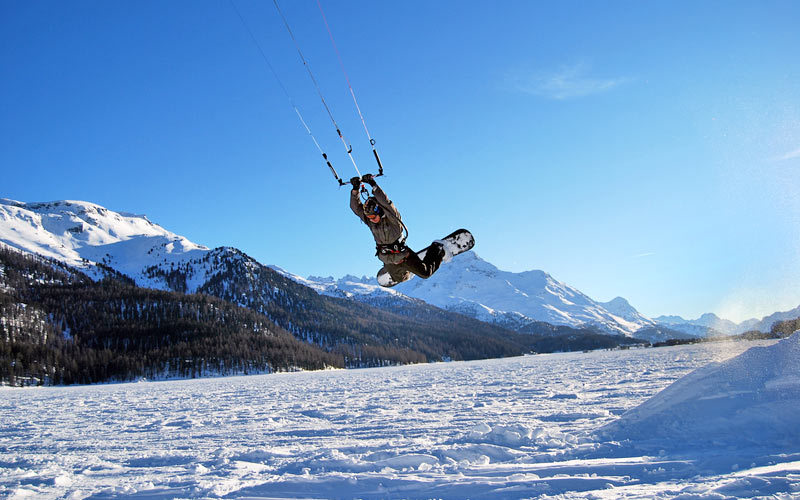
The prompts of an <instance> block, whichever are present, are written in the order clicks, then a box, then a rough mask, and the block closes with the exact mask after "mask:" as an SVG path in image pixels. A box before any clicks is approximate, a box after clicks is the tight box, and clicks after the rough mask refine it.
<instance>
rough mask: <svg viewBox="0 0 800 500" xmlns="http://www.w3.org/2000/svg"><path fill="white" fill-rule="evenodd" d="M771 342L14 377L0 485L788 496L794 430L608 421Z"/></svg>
mask: <svg viewBox="0 0 800 500" xmlns="http://www.w3.org/2000/svg"><path fill="white" fill-rule="evenodd" d="M771 344H772V343H769V342H759V343H755V342H753V343H719V344H707V345H694V346H681V347H671V348H661V349H641V350H630V351H613V352H592V353H585V354H584V353H570V354H554V355H539V356H529V357H521V358H510V359H502V360H488V361H480V362H466V363H440V364H431V365H414V366H405V367H393V368H381V369H369V370H349V371H325V372H308V373H292V374H276V375H266V376H251V377H235V378H219V379H204V380H195V381H192V380H187V381H174V382H142V383H136V384H117V385H105V386H91V387H67V388H39V389H14V390H11V389H9V390H4V391H2V392H0V497H8V498H14V499H16V498H72V499H82V498H98V499H99V498H149V499H167V498H220V497H222V498H343V499H344V498H347V499H349V498H365V499H373V498H375V499H377V498H420V499H422V498H447V499H464V498H486V499H517V498H539V499H556V498H558V499H572V498H594V499H616V498H642V499H644V498H648V499H651V498H682V499H725V498H774V499H784V498H785V499H788V498H797V497H798V496H800V446H798V443H797V442H789V443H781V442H779V440H776V441H774V442H773V441H770V442H765V443H762V444H763V446H762V447H760V448H759V447H753V446H750V445H748V446H747V447H744V448H739V447H737V446H735V439H733V438H734V437H735V436H730V435H727V437H728V438H730V439H728V440H727V442H726V443H724V444H723V446H721V447H719V448H718V447H716V445H715V444H714V443H705V444H704V445H703V446H700V447H698V446H697V444H696V443H695V442H692V441H691V439H694V436H693V435H692V433H691V430H689V431H683V430H681V429H673V430H672V432H671V433H670V432H667V431H666V430H664V428H667V427H669V426H668V425H666V426H665V425H663V424H664V421H663V419H662V421H661V422H660V423H659V422H658V421H655V420H654V421H651V422H655V423H656V426H657V427H658V428H660V429H661V430H660V431H659V432H654V433H653V434H652V435H650V436H648V439H646V440H636V439H630V437H631V436H627V435H626V434H625V433H624V432H622V431H617V432H616V434H614V433H612V432H610V431H608V428H613V424H612V423H613V422H615V421H617V420H618V419H619V417H620V415H622V414H623V413H625V412H626V411H627V410H630V409H632V408H634V407H637V406H639V405H640V404H641V403H643V402H644V401H646V400H648V399H650V398H651V397H652V396H653V395H654V394H656V393H657V392H659V391H660V390H662V389H664V388H665V387H667V386H668V385H670V384H671V383H672V382H674V381H675V380H677V379H679V378H681V377H683V376H684V375H686V374H687V373H689V372H691V371H692V370H694V369H695V368H697V367H700V366H703V365H705V364H706V363H708V362H711V361H717V362H719V361H723V360H726V359H728V358H731V357H733V356H736V355H738V354H740V353H741V352H743V351H745V350H746V349H748V348H750V347H754V346H768V345H771ZM701 371H702V370H701ZM770 380H771V379H770ZM780 380H781V381H780V383H783V384H786V383H789V384H790V385H791V384H792V383H795V382H796V381H793V380H787V379H786V378H785V377H784V378H783V379H780ZM785 402H786V403H787V404H790V405H794V409H795V410H797V409H798V406H797V402H796V401H795V402H792V401H791V400H789V401H785ZM665 407H669V405H665ZM796 413H797V412H796ZM630 415H636V412H630V413H628V414H627V415H626V418H631V417H630ZM648 415H651V416H653V415H655V413H653V412H651V413H648ZM662 415H667V417H666V418H667V419H672V418H673V417H675V416H674V415H672V414H670V413H669V411H667V412H666V413H662ZM675 418H676V417H675ZM636 422H638V420H637V421H636ZM667 423H668V422H667ZM607 424H612V425H611V426H610V427H606V428H604V426H606V425H607ZM600 429H606V431H605V432H598V431H599V430H600ZM721 435H722V436H723V437H725V436H726V434H725V433H724V432H722V434H721ZM687 436H688V437H689V438H691V439H690V440H689V441H686V440H685V438H686V437H687ZM792 450H794V453H792Z"/></svg>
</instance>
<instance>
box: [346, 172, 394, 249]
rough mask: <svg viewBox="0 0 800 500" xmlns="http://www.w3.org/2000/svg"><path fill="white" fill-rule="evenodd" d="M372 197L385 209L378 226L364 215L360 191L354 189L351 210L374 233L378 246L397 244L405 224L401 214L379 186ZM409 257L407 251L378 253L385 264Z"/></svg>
mask: <svg viewBox="0 0 800 500" xmlns="http://www.w3.org/2000/svg"><path fill="white" fill-rule="evenodd" d="M372 195H373V196H374V197H375V199H376V200H377V201H378V204H379V205H380V206H381V208H382V209H383V215H382V216H381V220H380V221H379V222H378V223H377V224H375V223H373V222H370V220H369V219H368V218H367V216H366V215H365V214H364V207H363V205H362V204H361V199H360V198H359V195H358V191H357V190H354V189H353V190H350V209H351V210H352V211H353V213H354V214H356V216H357V217H358V218H359V219H361V221H362V222H363V223H364V224H366V225H367V227H368V228H369V230H370V231H372V237H373V238H375V244H376V245H378V246H379V247H380V245H391V244H393V243H397V242H398V241H399V240H400V239H401V238H402V237H403V223H402V222H401V218H400V212H398V211H397V207H395V206H394V203H392V201H391V200H390V199H389V198H387V196H386V193H384V192H383V189H381V188H380V187H379V186H377V185H376V186H375V187H373V188H372ZM407 256H408V250H407V249H406V250H404V251H401V252H399V253H381V252H378V258H379V259H380V260H381V261H382V262H383V263H385V264H397V263H399V262H402V261H403V260H404V259H405V258H406V257H407Z"/></svg>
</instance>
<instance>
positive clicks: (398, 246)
mask: <svg viewBox="0 0 800 500" xmlns="http://www.w3.org/2000/svg"><path fill="white" fill-rule="evenodd" d="M375 250H376V251H375V255H390V254H398V253H403V252H405V251H406V250H408V247H407V246H406V242H405V239H402V238H401V239H399V240H397V241H395V242H394V243H388V244H386V245H381V244H380V243H378V244H377V245H375Z"/></svg>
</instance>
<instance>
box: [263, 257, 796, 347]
mask: <svg viewBox="0 0 800 500" xmlns="http://www.w3.org/2000/svg"><path fill="white" fill-rule="evenodd" d="M276 269H277V268H276ZM278 270H279V271H281V272H283V273H285V274H286V275H287V276H289V277H291V278H292V279H294V280H296V281H298V282H299V283H302V284H304V285H306V286H309V287H311V288H313V289H314V290H316V291H318V292H319V293H322V294H327V295H331V296H336V297H349V298H352V299H355V300H362V301H367V302H369V301H374V300H375V298H376V297H387V298H393V299H394V300H400V297H414V298H417V299H420V300H423V301H425V302H427V303H429V304H433V305H435V306H437V307H441V308H443V309H446V310H450V311H455V312H459V313H462V314H466V315H469V316H472V317H474V318H477V319H480V320H481V321H486V322H490V323H495V324H498V325H501V326H503V327H505V328H510V329H513V330H516V331H520V332H525V331H527V329H528V328H530V327H531V325H536V324H539V323H542V322H544V323H550V324H553V325H566V326H570V327H573V328H592V329H597V330H600V331H604V332H607V333H610V334H619V335H625V336H629V337H635V338H639V339H642V340H647V341H650V342H655V341H663V340H666V339H675V338H677V339H685V338H705V337H714V336H723V335H736V334H741V333H744V332H747V331H752V330H758V331H762V332H769V330H770V327H771V326H772V325H773V324H774V323H775V322H777V321H782V320H788V319H794V318H797V317H800V307H798V308H797V309H794V310H792V311H787V312H782V313H775V314H772V315H770V316H767V317H765V318H763V319H761V320H755V319H752V320H748V321H745V322H742V323H738V324H737V323H734V322H732V321H729V320H725V319H721V318H719V317H717V316H716V315H714V314H710V313H709V314H705V315H703V316H701V317H700V318H699V319H696V320H686V319H684V318H681V317H680V316H659V317H657V318H648V317H646V316H644V315H642V314H641V313H640V312H639V311H637V310H636V308H635V307H633V306H632V305H631V304H630V303H628V301H627V300H625V299H624V298H622V297H617V298H615V299H613V300H611V301H609V302H600V301H596V300H593V299H592V298H590V297H588V296H586V295H585V294H583V293H581V292H580V291H579V290H577V289H576V288H574V287H571V286H569V285H567V284H565V283H562V282H560V281H558V280H556V279H555V278H553V277H552V276H551V275H549V274H548V273H546V272H544V271H526V272H522V273H512V272H508V271H501V270H499V269H498V268H497V267H495V266H494V265H492V264H490V263H489V262H486V261H485V260H483V259H481V258H480V257H479V256H478V255H477V254H476V253H475V252H472V251H471V252H467V253H465V254H462V255H460V256H458V257H456V258H455V259H453V260H452V262H449V263H445V264H443V265H442V267H441V268H440V270H439V271H437V272H436V274H435V275H434V276H432V277H431V278H429V279H427V280H422V279H419V278H414V279H412V280H410V281H408V282H405V283H402V284H400V285H398V286H396V287H395V288H393V289H388V290H387V289H385V288H382V287H380V286H379V285H378V284H377V282H376V281H375V279H374V278H367V277H361V278H359V277H356V276H352V275H348V276H344V277H342V278H339V279H335V278H333V277H327V278H321V277H316V276H311V277H308V278H302V277H299V276H295V275H292V274H291V273H288V272H286V271H283V270H281V269H278ZM385 300H388V299H385Z"/></svg>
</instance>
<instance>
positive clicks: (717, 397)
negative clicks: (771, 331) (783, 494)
mask: <svg viewBox="0 0 800 500" xmlns="http://www.w3.org/2000/svg"><path fill="white" fill-rule="evenodd" d="M799 359H800V332H795V333H794V334H793V335H792V336H791V337H789V338H786V339H784V340H782V341H780V342H778V343H776V344H773V345H771V346H768V347H753V348H751V349H749V350H747V351H745V352H744V353H742V354H740V355H739V356H737V357H735V358H732V359H730V360H728V361H725V362H722V363H710V364H708V365H706V366H704V367H702V368H700V369H698V370H695V371H694V372H692V373H690V374H689V375H686V376H685V377H683V378H682V379H680V380H678V381H677V382H675V383H673V384H672V385H670V386H669V387H667V388H666V389H664V390H663V391H661V392H660V393H658V394H656V395H655V396H653V397H652V398H651V399H649V400H647V401H646V402H644V403H643V404H641V405H640V406H638V407H637V408H634V409H633V410H630V411H628V412H627V413H625V414H624V415H623V416H622V417H621V418H620V419H619V420H617V421H614V422H612V423H611V424H608V425H606V426H605V427H603V428H601V429H600V434H601V435H604V436H606V437H609V436H610V437H612V438H613V439H616V440H620V441H624V440H633V441H643V440H651V439H663V438H667V440H669V441H670V442H671V443H673V444H680V445H683V446H687V447H696V446H698V445H702V444H710V445H713V446H715V447H719V446H739V447H741V446H770V447H773V448H778V449H780V448H782V447H790V448H791V447H794V448H796V446H797V443H798V442H800V362H798V360H799Z"/></svg>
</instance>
